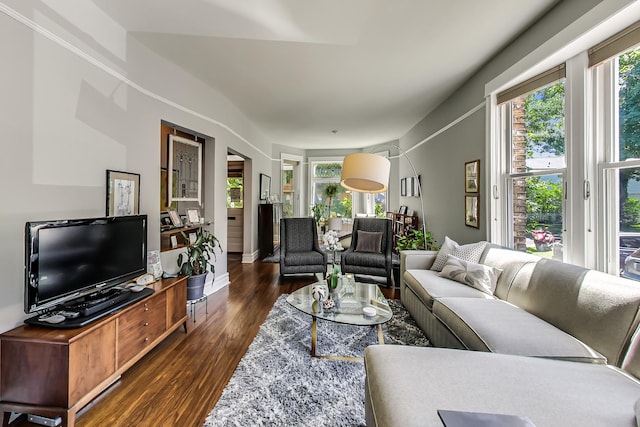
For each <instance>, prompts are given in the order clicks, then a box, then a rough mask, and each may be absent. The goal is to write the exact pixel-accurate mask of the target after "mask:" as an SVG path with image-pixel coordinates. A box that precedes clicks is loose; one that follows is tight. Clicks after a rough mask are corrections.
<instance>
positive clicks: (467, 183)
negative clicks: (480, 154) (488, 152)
mask: <svg viewBox="0 0 640 427" xmlns="http://www.w3.org/2000/svg"><path fill="white" fill-rule="evenodd" d="M479 188H480V160H472V161H470V162H466V163H465V164H464V191H465V193H477V192H478V189H479Z"/></svg>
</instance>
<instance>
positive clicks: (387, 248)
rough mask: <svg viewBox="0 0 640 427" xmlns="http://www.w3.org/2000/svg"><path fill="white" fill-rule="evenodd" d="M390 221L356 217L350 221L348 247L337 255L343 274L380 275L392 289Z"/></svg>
mask: <svg viewBox="0 0 640 427" xmlns="http://www.w3.org/2000/svg"><path fill="white" fill-rule="evenodd" d="M392 246H393V238H392V235H391V220H389V219H383V218H356V219H355V220H354V222H353V232H352V234H351V246H349V249H347V250H345V251H344V252H343V253H342V255H341V270H342V272H343V273H353V274H362V275H368V276H382V277H386V278H387V286H392V285H393V282H392V279H391V276H392V274H393V268H392V258H391V253H392Z"/></svg>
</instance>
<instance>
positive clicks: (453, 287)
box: [403, 269, 493, 310]
mask: <svg viewBox="0 0 640 427" xmlns="http://www.w3.org/2000/svg"><path fill="white" fill-rule="evenodd" d="M403 279H404V282H405V285H406V286H408V287H409V288H411V290H412V291H413V293H414V294H416V296H417V297H418V298H419V299H420V300H421V301H422V303H423V304H424V305H425V306H426V307H427V308H428V309H429V310H431V309H432V308H433V300H434V299H435V298H442V297H464V298H493V296H491V295H489V294H486V293H484V292H481V291H479V290H477V289H474V288H472V287H470V286H467V285H463V284H462V283H458V282H454V281H453V280H450V279H446V278H444V277H440V276H438V272H437V271H433V270H420V269H417V270H407V271H406V272H405V273H404V277H403Z"/></svg>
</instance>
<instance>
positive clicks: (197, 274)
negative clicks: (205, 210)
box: [178, 227, 222, 301]
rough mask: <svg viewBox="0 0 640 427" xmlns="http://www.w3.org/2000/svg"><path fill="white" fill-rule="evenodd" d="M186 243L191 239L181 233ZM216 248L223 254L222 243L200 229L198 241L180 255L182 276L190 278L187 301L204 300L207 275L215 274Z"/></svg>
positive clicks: (179, 261)
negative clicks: (209, 273)
mask: <svg viewBox="0 0 640 427" xmlns="http://www.w3.org/2000/svg"><path fill="white" fill-rule="evenodd" d="M181 234H182V238H183V239H184V241H185V242H188V241H189V237H187V235H186V234H185V233H184V232H181ZM216 248H217V249H219V250H220V253H222V246H220V241H218V239H217V238H216V237H215V236H214V235H213V234H211V232H209V230H205V229H204V228H202V227H200V228H199V229H198V230H197V231H196V240H195V242H194V243H192V244H190V245H188V246H187V250H186V252H182V253H180V254H179V255H178V267H180V274H184V275H187V276H189V278H188V279H187V300H189V301H192V300H196V299H200V298H202V296H203V295H204V283H205V279H206V277H207V273H208V272H209V271H211V273H213V274H215V267H214V265H213V264H212V263H211V261H212V260H214V261H215V260H216V252H215V251H216Z"/></svg>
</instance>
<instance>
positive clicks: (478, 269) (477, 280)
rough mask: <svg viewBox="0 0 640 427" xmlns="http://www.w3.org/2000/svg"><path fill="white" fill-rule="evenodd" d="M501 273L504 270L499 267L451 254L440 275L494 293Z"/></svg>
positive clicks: (487, 292) (490, 293)
mask: <svg viewBox="0 0 640 427" xmlns="http://www.w3.org/2000/svg"><path fill="white" fill-rule="evenodd" d="M500 273H502V270H500V269H499V268H494V267H489V266H488V265H484V264H476V263H474V262H467V261H464V260H461V259H460V258H457V257H455V256H453V255H449V256H448V257H447V262H446V263H445V264H444V267H443V268H442V271H441V272H440V273H438V276H441V277H446V278H447V279H452V280H455V281H456V282H460V283H464V284H465V285H468V286H471V287H472V288H476V289H477V290H479V291H482V292H484V293H486V294H489V295H493V292H494V291H495V290H496V283H497V282H498V277H500Z"/></svg>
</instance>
